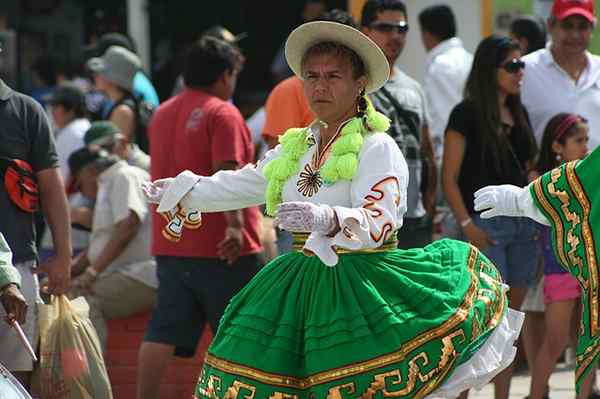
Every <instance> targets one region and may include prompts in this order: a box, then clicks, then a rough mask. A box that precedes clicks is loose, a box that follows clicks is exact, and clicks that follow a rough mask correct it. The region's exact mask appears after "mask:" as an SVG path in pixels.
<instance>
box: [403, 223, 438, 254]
mask: <svg viewBox="0 0 600 399" xmlns="http://www.w3.org/2000/svg"><path fill="white" fill-rule="evenodd" d="M432 240H433V221H432V220H431V217H430V216H429V215H425V216H423V217H421V218H404V220H403V221H402V227H401V228H400V230H398V248H400V249H410V248H422V247H424V246H425V245H427V244H431V241H432Z"/></svg>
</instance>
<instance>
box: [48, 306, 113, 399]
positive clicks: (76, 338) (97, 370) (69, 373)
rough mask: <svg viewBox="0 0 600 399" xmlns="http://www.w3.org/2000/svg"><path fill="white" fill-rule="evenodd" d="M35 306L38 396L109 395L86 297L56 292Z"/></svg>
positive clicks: (93, 398)
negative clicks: (37, 315)
mask: <svg viewBox="0 0 600 399" xmlns="http://www.w3.org/2000/svg"><path fill="white" fill-rule="evenodd" d="M39 306H40V308H39V326H40V394H41V397H42V399H112V397H113V396H112V390H111V387H110V381H109V379H108V373H107V372H106V367H105V365H104V359H103V358H102V350H101V347H100V342H99V340H98V336H97V335H96V331H95V330H94V327H93V326H92V323H91V321H90V319H89V316H88V314H89V305H88V304H87V302H86V300H85V299H84V298H83V297H79V298H76V299H74V300H73V301H69V299H67V297H66V296H65V295H59V296H53V297H52V298H51V300H50V304H48V305H46V304H43V305H39Z"/></svg>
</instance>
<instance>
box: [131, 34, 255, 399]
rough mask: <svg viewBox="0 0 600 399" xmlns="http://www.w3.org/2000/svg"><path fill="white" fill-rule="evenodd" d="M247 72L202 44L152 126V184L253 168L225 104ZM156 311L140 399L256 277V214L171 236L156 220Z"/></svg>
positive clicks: (205, 220) (222, 216)
mask: <svg viewBox="0 0 600 399" xmlns="http://www.w3.org/2000/svg"><path fill="white" fill-rule="evenodd" d="M241 67H242V56H241V54H240V52H239V50H238V49H237V48H236V47H234V46H232V45H231V44H228V43H226V42H224V41H221V40H218V39H215V38H212V37H204V38H202V39H200V40H199V41H198V42H196V43H195V44H194V45H193V47H192V49H191V51H190V53H189V55H188V58H187V60H186V65H185V67H184V73H183V78H184V81H185V86H186V89H185V90H184V91H183V92H181V94H179V95H177V96H176V97H173V98H171V99H170V100H168V101H167V102H165V103H163V104H162V105H161V106H160V107H159V108H158V110H157V111H156V113H155V114H154V117H153V119H152V123H151V125H150V129H149V137H150V142H151V147H150V148H151V154H150V156H151V159H152V163H151V175H152V180H156V179H161V178H165V177H169V176H176V175H177V174H178V173H180V172H182V171H184V170H186V169H187V170H191V171H192V172H194V173H196V174H199V175H204V176H210V175H212V174H213V173H215V172H217V171H218V170H223V169H238V168H241V167H243V166H244V165H245V164H247V163H250V162H253V160H254V147H253V144H252V139H251V135H250V131H249V130H248V127H247V126H246V124H245V122H244V119H243V117H242V115H241V114H240V112H239V110H238V109H237V108H236V107H235V106H234V105H232V104H231V103H230V102H228V100H229V99H230V98H231V96H232V95H233V92H234V90H235V86H236V80H237V75H238V73H239V72H240V69H241ZM152 222H153V226H152V228H153V232H152V253H153V255H154V256H156V261H157V274H158V280H159V287H158V292H157V304H156V308H155V309H154V313H153V315H152V320H151V321H150V324H149V326H148V329H147V331H146V336H145V338H144V343H143V344H142V346H141V348H140V354H139V375H138V392H137V395H138V396H137V397H138V398H140V399H141V398H143V399H149V398H158V395H159V391H160V389H159V388H160V381H161V376H162V374H163V371H164V370H165V367H166V365H167V363H168V361H169V360H170V359H171V357H172V355H173V354H174V355H176V356H181V357H192V356H193V355H194V353H195V351H196V346H197V343H198V340H199V338H200V334H201V333H202V327H203V324H204V322H205V321H208V323H209V324H210V326H211V328H212V329H213V331H216V329H217V325H218V322H219V319H220V318H221V315H222V313H223V311H224V309H225V306H226V305H227V303H228V302H229V300H230V299H231V297H232V296H233V295H235V294H236V293H237V292H238V290H239V289H240V288H242V287H243V286H244V285H245V284H246V283H247V282H248V281H249V280H250V279H251V278H252V276H253V275H254V274H255V273H256V272H257V271H258V269H259V261H258V257H257V254H258V253H259V252H261V251H262V248H261V245H260V241H259V226H260V213H259V210H258V208H247V209H244V210H239V211H231V212H223V213H208V214H203V215H202V226H201V227H200V228H196V229H186V230H185V232H184V234H182V235H181V236H173V235H169V234H167V233H166V232H167V230H165V226H166V224H167V218H165V215H160V214H157V213H154V214H153V219H152Z"/></svg>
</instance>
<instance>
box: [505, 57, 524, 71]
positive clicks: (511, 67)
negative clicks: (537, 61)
mask: <svg viewBox="0 0 600 399" xmlns="http://www.w3.org/2000/svg"><path fill="white" fill-rule="evenodd" d="M498 68H502V69H504V70H505V71H506V72H508V73H517V72H519V71H520V70H521V69H525V62H523V61H521V60H519V59H517V58H513V59H512V60H510V61H507V62H505V63H504V64H501V65H500V66H498Z"/></svg>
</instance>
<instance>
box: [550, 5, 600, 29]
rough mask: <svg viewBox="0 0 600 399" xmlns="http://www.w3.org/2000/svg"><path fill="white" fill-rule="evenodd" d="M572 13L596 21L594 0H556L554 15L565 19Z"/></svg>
mask: <svg viewBox="0 0 600 399" xmlns="http://www.w3.org/2000/svg"><path fill="white" fill-rule="evenodd" d="M571 15H581V16H582V17H584V18H585V19H587V20H588V21H589V22H592V23H594V22H595V21H596V11H595V4H594V0H554V4H553V5H552V16H553V17H554V18H556V19H557V20H559V21H560V20H563V19H565V18H567V17H570V16H571Z"/></svg>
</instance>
